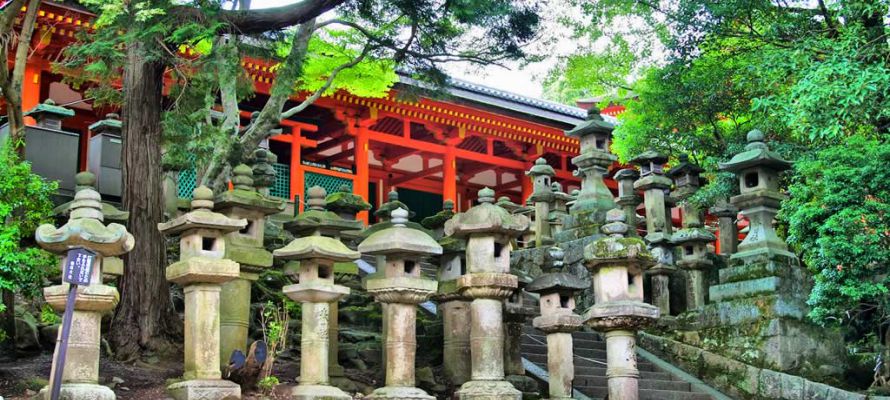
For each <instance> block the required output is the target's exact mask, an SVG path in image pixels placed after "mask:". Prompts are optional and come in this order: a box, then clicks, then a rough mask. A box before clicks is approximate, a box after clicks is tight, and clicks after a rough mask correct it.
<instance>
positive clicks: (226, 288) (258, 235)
mask: <svg viewBox="0 0 890 400" xmlns="http://www.w3.org/2000/svg"><path fill="white" fill-rule="evenodd" d="M232 172H233V177H232V183H233V185H234V190H227V191H225V192H223V193H220V194H219V195H218V196H216V201H215V205H216V211H217V212H220V213H222V214H224V215H226V216H228V217H229V218H233V219H245V220H247V226H246V227H244V229H241V230H237V231H232V232H229V233H227V234H226V235H225V236H224V239H225V242H226V251H225V258H226V259H229V260H232V261H235V262H237V263H238V264H239V265H240V266H241V270H240V275H239V277H238V279H234V280H232V281H229V282H226V283H224V284H223V285H222V291H221V292H220V301H219V308H220V310H219V312H220V315H219V330H220V366H221V367H223V368H225V367H226V366H227V365H229V361H230V360H231V357H232V353H233V352H234V351H236V350H237V351H240V352H241V353H242V354H246V353H247V328H248V327H249V325H250V323H249V322H250V321H249V318H250V286H251V283H252V282H254V281H256V280H257V279H259V276H260V273H261V272H262V271H263V270H265V269H266V268H270V267H271V266H272V253H270V252H269V251H267V250H266V249H265V248H264V247H263V236H264V233H265V230H266V227H265V225H266V216H268V215H272V214H277V213H280V212H282V211H284V202H283V201H280V200H275V199H272V198H270V197H268V196H265V195H263V194H261V193H259V192H257V190H256V188H255V187H254V180H253V170H252V169H251V168H250V167H248V166H247V165H244V164H241V165H238V166H236V167H235V168H234V170H233V171H232Z"/></svg>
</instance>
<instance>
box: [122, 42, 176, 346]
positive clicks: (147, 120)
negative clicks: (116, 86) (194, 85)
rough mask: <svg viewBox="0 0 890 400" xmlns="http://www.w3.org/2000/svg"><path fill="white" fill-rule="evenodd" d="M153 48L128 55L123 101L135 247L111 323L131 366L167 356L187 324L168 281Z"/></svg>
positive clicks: (159, 73) (160, 70)
mask: <svg viewBox="0 0 890 400" xmlns="http://www.w3.org/2000/svg"><path fill="white" fill-rule="evenodd" d="M152 45H153V44H152V42H151V41H150V40H147V41H146V42H141V43H136V44H133V45H131V46H129V48H128V49H127V65H126V67H125V70H124V83H123V88H124V101H123V110H122V111H123V118H122V119H123V149H122V151H121V159H122V160H121V161H122V164H123V181H124V182H123V183H124V186H123V203H124V208H125V209H126V210H127V211H128V212H129V213H130V221H129V222H130V223H129V230H130V232H131V233H132V234H133V236H135V237H136V246H135V247H134V248H133V250H132V251H131V252H130V253H129V254H127V258H126V268H125V269H124V275H123V276H122V277H121V279H120V284H119V285H118V288H119V290H120V293H121V300H120V304H119V305H118V308H117V312H116V314H115V316H114V320H113V321H112V327H111V331H110V332H109V333H110V335H111V342H112V344H113V345H114V347H115V351H116V354H117V358H118V359H124V360H132V359H135V358H137V357H139V355H140V354H141V353H142V352H143V351H146V350H149V351H153V352H161V353H168V352H169V351H171V350H173V349H175V347H174V346H173V344H174V343H177V342H178V340H175V341H174V339H178V338H179V337H181V332H182V323H181V321H180V320H179V317H178V316H177V314H176V312H175V310H174V309H173V303H172V301H171V299H170V288H169V285H168V283H167V280H166V279H165V276H164V268H165V264H166V257H165V247H166V246H165V240H164V237H163V236H162V235H161V233H160V232H159V231H158V223H160V222H163V219H164V197H163V187H162V171H161V125H160V122H161V111H162V100H163V94H162V91H161V90H162V87H163V75H164V65H163V63H161V62H159V61H151V62H148V61H146V56H145V54H144V51H145V50H146V46H152Z"/></svg>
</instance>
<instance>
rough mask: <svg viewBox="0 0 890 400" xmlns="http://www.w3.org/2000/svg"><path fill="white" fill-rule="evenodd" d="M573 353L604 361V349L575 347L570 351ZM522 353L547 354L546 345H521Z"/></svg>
mask: <svg viewBox="0 0 890 400" xmlns="http://www.w3.org/2000/svg"><path fill="white" fill-rule="evenodd" d="M572 350H573V351H572V352H573V353H574V354H575V355H576V356H581V357H586V358H593V359H597V360H603V361H605V360H606V349H591V348H587V347H582V346H578V345H575V346H573V349H572ZM522 353H523V354H544V355H546V354H547V345H541V344H525V343H523V344H522Z"/></svg>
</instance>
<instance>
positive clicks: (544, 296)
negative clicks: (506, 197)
mask: <svg viewBox="0 0 890 400" xmlns="http://www.w3.org/2000/svg"><path fill="white" fill-rule="evenodd" d="M548 253H549V257H548V258H549V259H550V262H549V263H548V265H546V266H545V268H544V273H543V274H542V275H541V276H539V277H537V278H536V279H535V280H534V281H532V283H530V284H529V285H528V287H526V289H525V290H526V291H528V292H529V293H537V294H538V295H539V296H540V299H539V303H538V304H539V306H540V309H541V315H540V316H538V317H535V319H534V320H533V321H532V324H533V325H534V327H535V328H537V329H539V330H541V331H543V332H544V333H545V334H547V369H548V374H549V376H550V388H549V398H550V399H571V398H572V381H573V380H574V379H575V363H574V352H573V349H572V348H573V343H572V332H574V331H577V330H578V329H579V328H581V325H582V323H583V321H582V319H581V317H580V316H579V315H577V314H575V294H576V293H578V292H580V291H582V290H584V289H586V288H587V286H588V285H587V284H586V283H585V282H584V281H582V280H581V279H580V278H578V277H577V276H575V275H574V274H572V273H570V272H567V271H566V270H565V269H564V265H563V256H564V255H565V253H564V252H563V250H562V249H560V248H558V247H551V248H550V249H549V250H548Z"/></svg>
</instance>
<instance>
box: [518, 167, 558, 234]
mask: <svg viewBox="0 0 890 400" xmlns="http://www.w3.org/2000/svg"><path fill="white" fill-rule="evenodd" d="M525 174H526V175H528V177H529V178H530V179H531V180H532V195H531V196H529V200H530V201H531V202H533V203H534V204H535V221H534V223H535V247H542V246H545V245H550V244H553V235H552V232H553V231H552V230H551V228H550V208H551V207H550V206H551V204H552V203H553V191H552V189H551V186H550V180H551V179H552V178H553V176H554V175H556V171H554V170H553V167H551V166H549V165H547V160H545V159H544V158H543V157H542V158H539V159H537V160H535V165H533V166H532V167H531V169H529V170H528V171H526V173H525Z"/></svg>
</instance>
